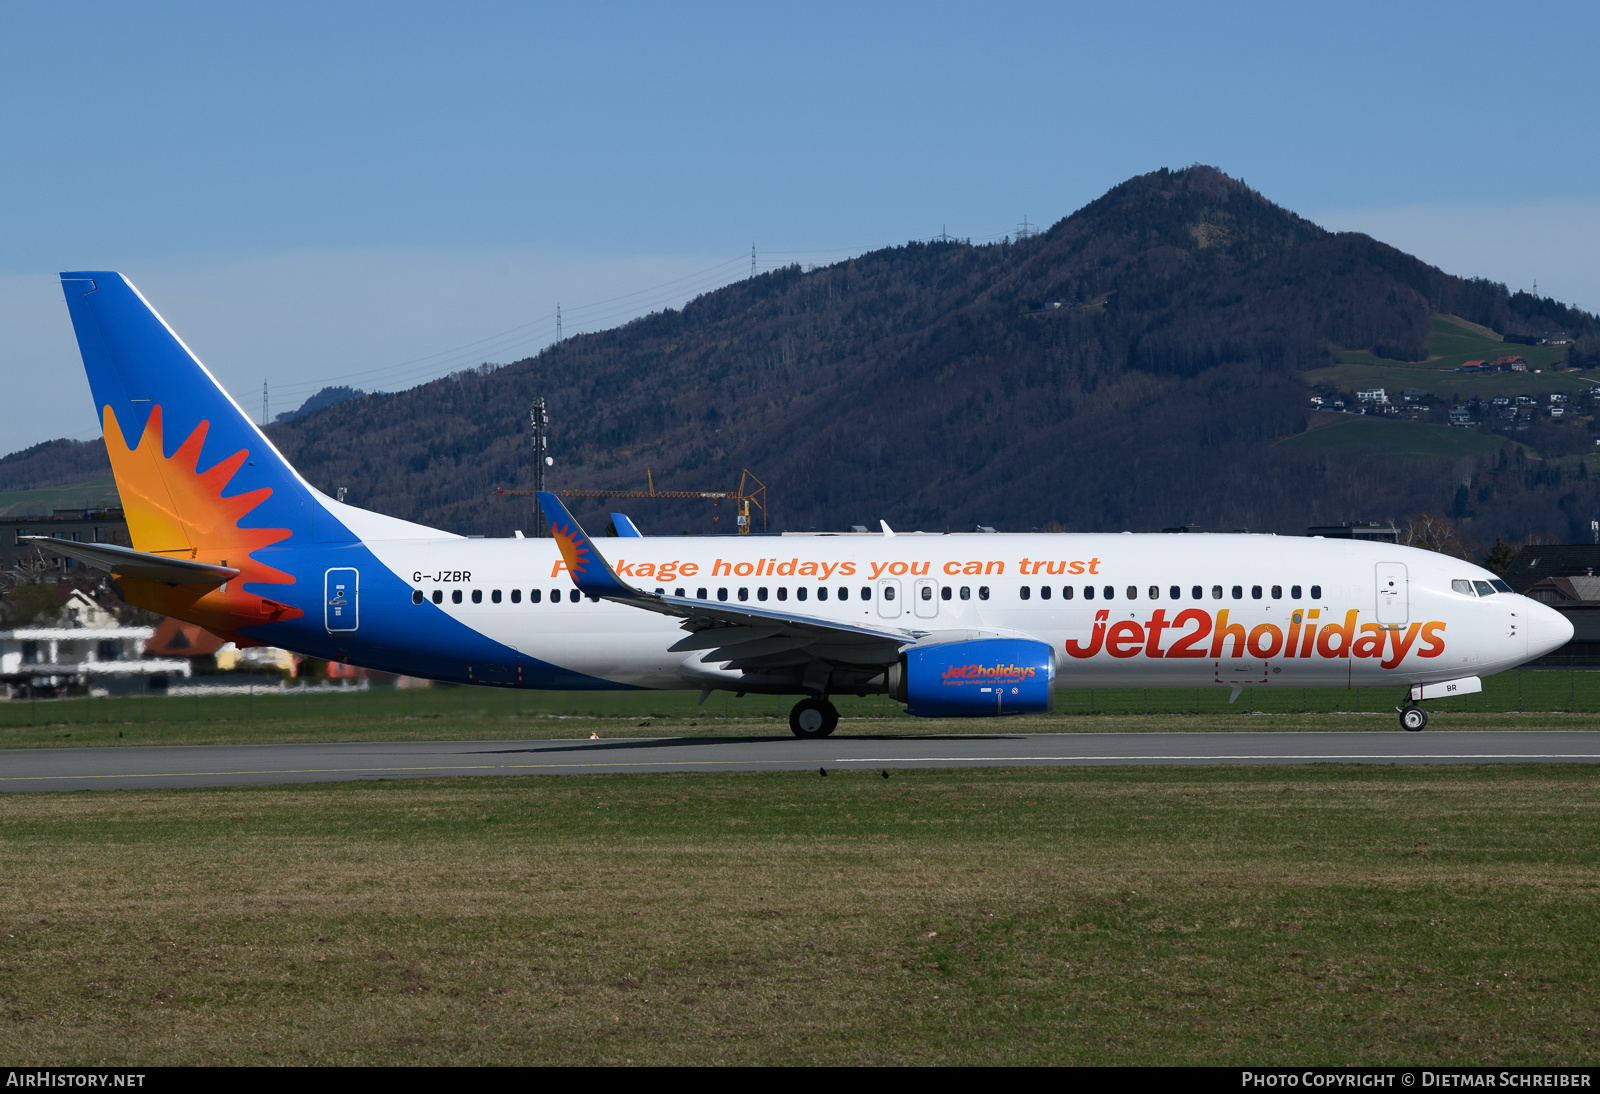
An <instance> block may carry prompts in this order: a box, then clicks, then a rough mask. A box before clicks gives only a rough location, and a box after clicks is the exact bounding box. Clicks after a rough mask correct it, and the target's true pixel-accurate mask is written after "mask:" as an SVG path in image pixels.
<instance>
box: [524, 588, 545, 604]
mask: <svg viewBox="0 0 1600 1094" xmlns="http://www.w3.org/2000/svg"><path fill="white" fill-rule="evenodd" d="M543 599H544V592H543V591H542V590H539V589H529V590H528V603H529V604H537V603H539V601H541V600H543Z"/></svg>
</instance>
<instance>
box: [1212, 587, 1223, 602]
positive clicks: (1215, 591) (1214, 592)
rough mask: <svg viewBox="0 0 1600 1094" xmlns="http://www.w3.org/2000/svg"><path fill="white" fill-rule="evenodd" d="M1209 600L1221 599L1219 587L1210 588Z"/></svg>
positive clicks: (1220, 588)
mask: <svg viewBox="0 0 1600 1094" xmlns="http://www.w3.org/2000/svg"><path fill="white" fill-rule="evenodd" d="M1211 599H1212V600H1221V599H1222V586H1221V585H1213V586H1211Z"/></svg>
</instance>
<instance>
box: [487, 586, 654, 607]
mask: <svg viewBox="0 0 1600 1094" xmlns="http://www.w3.org/2000/svg"><path fill="white" fill-rule="evenodd" d="M660 591H661V590H660V589H657V590H656V592H658V593H659V592H660ZM511 603H513V604H521V603H522V590H521V589H512V590H511Z"/></svg>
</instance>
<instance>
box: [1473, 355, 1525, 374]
mask: <svg viewBox="0 0 1600 1094" xmlns="http://www.w3.org/2000/svg"><path fill="white" fill-rule="evenodd" d="M1484 371H1485V372H1527V371H1528V362H1527V361H1526V360H1525V359H1524V358H1522V357H1521V356H1513V355H1508V356H1505V357H1496V358H1495V359H1494V360H1493V361H1490V362H1489V367H1488V368H1487V369H1485V370H1484Z"/></svg>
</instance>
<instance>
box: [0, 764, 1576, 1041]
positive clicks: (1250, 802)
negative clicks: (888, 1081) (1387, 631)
mask: <svg viewBox="0 0 1600 1094" xmlns="http://www.w3.org/2000/svg"><path fill="white" fill-rule="evenodd" d="M1597 807H1600V785H1597V783H1596V780H1595V778H1594V775H1593V772H1592V770H1591V769H1590V768H1587V767H1578V766H1549V767H1511V766H1505V767H1481V768H1462V767H1451V768H1404V767H1387V768H1373V767H1363V768H1343V767H1329V766H1325V767H1316V768H1298V769H1297V768H1209V769H1168V770H1162V769H1137V770H1135V769H1098V770H1090V769H1079V770H1072V769H1027V770H982V771H919V772H915V773H896V774H895V775H894V776H893V777H892V778H890V779H887V780H885V779H883V778H881V777H880V776H879V775H878V774H877V773H876V772H849V773H840V774H836V775H834V776H832V777H830V778H826V779H823V778H818V777H817V776H816V774H815V773H811V774H792V773H785V774H761V775H709V774H688V775H631V776H594V777H590V776H573V777H564V778H559V779H557V778H524V779H495V778H487V779H474V780H458V781H447V780H440V781H410V782H379V783H364V784H330V785H325V786H316V787H308V788H300V787H287V788H277V787H275V788H259V789H254V788H253V789H237V790H199V791H144V792H109V793H107V792H101V793H80V794H19V795H6V796H4V797H3V798H0V893H3V900H0V1056H3V1057H4V1058H5V1059H6V1060H7V1061H8V1063H10V1064H12V1065H13V1066H43V1065H47V1064H51V1065H61V1064H98V1065H129V1066H144V1065H151V1064H348V1065H371V1064H380V1065H383V1064H387V1065H412V1064H424V1065H425V1064H502V1063H503V1064H552V1063H557V1064H560V1063H566V1064H588V1063H609V1064H624V1063H637V1064H646V1063H655V1064H716V1063H722V1064H727V1063H734V1064H738V1063H766V1064H792V1063H827V1064H861V1063H867V1064H935V1063H953V1064H1058V1063H1109V1064H1138V1063H1143V1064H1160V1063H1179V1064H1263V1063H1281V1064H1291V1063H1292V1064H1419V1063H1465V1064H1562V1063H1571V1064H1580V1063H1589V1062H1592V1060H1593V1059H1594V1057H1595V1053H1596V1049H1597V1047H1600V1038H1597V1036H1596V1032H1595V1031H1596V1029H1597V1028H1600V991H1597V989H1596V976H1597V973H1596V971H1595V970H1596V968H1597V967H1600V900H1597V899H1596V897H1597V895H1600V847H1597V845H1596V842H1595V840H1594V833H1595V831H1596V829H1597V825H1600V809H1597Z"/></svg>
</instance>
